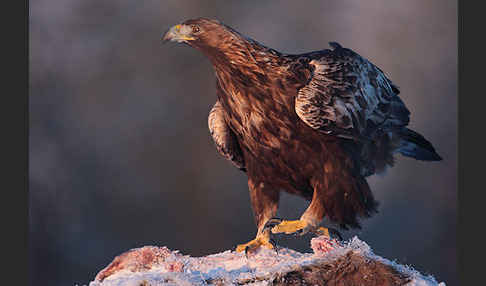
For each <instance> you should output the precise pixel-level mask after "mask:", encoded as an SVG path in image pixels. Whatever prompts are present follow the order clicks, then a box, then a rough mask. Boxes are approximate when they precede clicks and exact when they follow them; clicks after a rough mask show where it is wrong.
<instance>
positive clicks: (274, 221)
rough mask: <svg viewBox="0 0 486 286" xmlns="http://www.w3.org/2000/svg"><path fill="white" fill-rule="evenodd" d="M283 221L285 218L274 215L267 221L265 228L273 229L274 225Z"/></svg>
mask: <svg viewBox="0 0 486 286" xmlns="http://www.w3.org/2000/svg"><path fill="white" fill-rule="evenodd" d="M282 221H283V219H281V218H278V217H273V218H271V219H269V220H267V222H266V223H265V225H264V226H263V230H266V229H272V228H273V227H274V226H276V225H279V224H280V223H281V222H282Z"/></svg>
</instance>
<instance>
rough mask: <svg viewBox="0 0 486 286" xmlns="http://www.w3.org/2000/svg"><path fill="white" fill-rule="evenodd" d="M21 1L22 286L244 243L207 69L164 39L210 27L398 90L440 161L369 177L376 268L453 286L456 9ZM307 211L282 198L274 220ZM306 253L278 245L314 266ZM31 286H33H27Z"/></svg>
mask: <svg viewBox="0 0 486 286" xmlns="http://www.w3.org/2000/svg"><path fill="white" fill-rule="evenodd" d="M301 3H302V2H298V1H278V2H275V1H268V2H267V1H238V2H237V1H224V0H219V1H211V2H209V1H181V0H166V1H160V0H143V1H123V0H119V1H107V0H82V1H81V0H64V1H54V0H37V1H30V102H29V109H30V131H29V132H30V138H29V144H30V147H29V156H30V166H29V184H30V215H29V219H30V280H31V285H34V284H35V285H75V284H79V285H83V284H88V282H89V281H91V280H93V279H94V277H95V275H96V273H97V272H98V271H99V270H101V269H102V268H103V267H105V266H106V265H107V264H108V263H110V262H111V261H112V259H113V258H114V257H115V256H116V255H118V254H120V253H122V252H124V251H126V250H128V249H130V248H134V247H141V246H144V245H159V246H164V245H165V246H168V247H169V248H170V249H178V250H180V251H181V252H182V253H184V254H189V255H191V256H201V255H206V254H211V253H216V252H220V251H223V250H226V249H230V248H232V247H233V246H235V245H236V244H238V243H242V242H246V241H248V240H250V239H252V238H253V237H254V235H255V231H256V229H255V226H254V222H253V215H252V211H251V206H250V200H249V195H248V189H247V182H246V176H245V174H244V173H242V172H240V171H238V170H237V169H236V168H234V167H232V165H231V164H230V163H229V162H227V161H226V160H225V159H223V158H222V157H221V156H220V155H219V154H218V153H217V151H216V149H215V148H214V146H213V142H212V141H211V138H210V135H209V131H208V128H207V115H208V112H209V110H210V108H211V107H212V105H213V104H214V102H215V100H216V91H215V78H214V75H213V70H212V67H211V65H210V63H209V61H208V60H207V59H206V58H204V57H203V56H202V54H200V53H199V52H197V51H195V50H193V49H191V48H189V47H187V46H182V45H175V44H168V45H162V43H161V40H160V36H161V34H162V33H163V32H165V31H166V29H168V28H169V27H170V26H172V25H174V24H177V23H180V22H182V21H184V20H186V19H188V18H195V17H200V16H204V17H211V18H216V19H219V20H221V21H223V22H224V23H225V24H227V25H230V26H232V27H234V28H235V29H236V30H238V31H240V32H241V33H243V34H245V35H247V36H249V37H251V38H253V39H255V40H257V41H259V42H261V43H263V44H264V45H266V46H269V47H272V48H274V49H277V50H279V51H282V52H286V53H303V52H308V51H311V50H319V49H324V48H327V47H328V42H329V41H337V42H339V43H340V44H342V45H343V46H344V47H348V48H351V49H353V50H354V51H356V52H358V53H359V54H361V55H362V56H364V57H366V58H368V59H369V60H371V61H372V62H373V63H375V64H376V65H377V66H379V67H380V68H381V69H382V70H383V71H385V73H386V74H387V75H388V76H389V78H391V79H392V80H393V82H394V83H395V84H396V85H398V86H399V87H400V89H401V95H400V96H401V98H402V99H403V101H404V102H405V104H406V105H407V106H408V108H409V109H410V110H411V112H412V116H411V123H410V127H411V128H412V129H414V130H416V131H418V132H420V133H422V134H423V135H424V136H425V137H426V138H427V139H429V140H430V141H431V142H432V143H433V144H434V146H435V147H436V149H437V151H438V153H439V154H440V155H441V156H442V157H443V158H444V160H443V161H441V162H419V161H415V160H413V159H409V158H404V157H400V156H397V164H396V166H395V167H394V168H392V169H390V170H389V171H388V173H387V174H386V175H385V176H372V177H370V178H369V182H370V184H371V188H372V190H373V191H374V194H375V196H376V197H377V199H378V200H379V201H380V203H381V204H380V208H379V211H380V212H379V214H377V215H375V216H374V217H372V218H370V219H368V220H366V221H364V222H363V229H362V230H360V231H348V232H343V234H344V236H345V238H351V237H352V236H354V235H358V236H359V238H361V239H363V240H365V241H366V242H367V243H368V244H369V245H370V246H371V247H372V248H373V249H374V251H375V252H376V253H377V254H378V255H382V256H384V257H386V258H389V259H396V260H397V261H398V262H400V263H403V264H410V265H413V266H414V267H415V268H416V269H417V270H419V271H421V272H423V273H430V274H433V275H434V276H435V277H436V278H437V279H438V281H445V282H446V283H447V285H458V283H459V282H458V277H457V276H458V274H457V265H456V241H457V237H456V230H457V229H456V221H457V220H456V217H457V216H456V213H457V206H456V203H457V196H456V195H457V188H456V183H457V175H456V170H457V151H456V148H457V143H456V142H457V111H456V106H457V104H456V102H457V92H456V91H457V3H456V1H450V0H448V1H444V0H434V1H421V0H413V1H387V0H374V1H358V0H355V1H347V0H346V1H306V2H305V4H301ZM306 206H307V202H305V201H304V200H303V199H301V198H298V197H294V196H291V195H287V194H284V195H283V197H282V200H281V207H280V210H279V216H281V217H285V218H298V217H299V216H300V214H301V213H302V212H303V211H304V210H305V208H306ZM309 238H310V237H304V238H299V239H297V238H288V239H285V238H282V239H280V240H279V244H280V245H282V246H287V247H292V248H294V249H297V250H300V251H311V250H310V248H309ZM34 282H35V283H34Z"/></svg>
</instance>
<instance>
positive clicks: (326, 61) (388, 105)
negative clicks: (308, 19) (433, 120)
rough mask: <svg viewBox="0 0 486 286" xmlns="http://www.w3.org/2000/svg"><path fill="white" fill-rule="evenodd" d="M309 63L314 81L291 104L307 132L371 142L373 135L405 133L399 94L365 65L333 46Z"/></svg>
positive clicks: (406, 117) (405, 115) (406, 119)
mask: <svg viewBox="0 0 486 286" xmlns="http://www.w3.org/2000/svg"><path fill="white" fill-rule="evenodd" d="M331 46H332V47H334V50H332V51H330V50H326V51H324V52H323V53H321V54H319V55H317V56H314V57H313V59H312V60H311V61H310V62H309V65H310V66H311V69H313V71H312V77H311V80H310V81H309V83H308V84H307V85H306V86H304V87H303V88H301V89H300V90H299V92H298V95H297V98H296V100H295V111H296V113H297V115H298V116H299V117H300V119H301V120H302V121H304V122H305V123H306V124H307V125H309V126H310V127H312V128H314V129H317V130H320V131H322V132H325V133H327V134H332V135H335V136H338V137H343V138H357V137H360V138H362V137H372V134H373V133H374V132H375V131H376V130H377V129H382V130H386V129H390V128H392V129H393V128H395V127H404V126H406V125H407V124H408V122H409V114H410V112H409V111H408V109H407V108H406V107H405V105H404V104H403V102H402V101H401V100H400V98H399V97H398V96H397V94H398V88H397V87H396V86H394V85H393V84H392V83H391V81H390V80H389V79H388V78H387V77H386V76H385V75H384V74H383V72H382V71H381V70H380V69H379V68H378V67H376V66H374V65H373V64H372V63H371V62H369V61H368V60H366V59H364V58H362V57H361V56H359V55H358V54H356V53H355V52H353V51H351V50H349V49H345V48H342V47H341V46H340V45H339V44H337V43H331Z"/></svg>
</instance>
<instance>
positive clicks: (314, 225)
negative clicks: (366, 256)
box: [265, 187, 341, 239]
mask: <svg viewBox="0 0 486 286" xmlns="http://www.w3.org/2000/svg"><path fill="white" fill-rule="evenodd" d="M322 198H323V196H322V195H321V189H320V188H319V187H314V194H313V195H312V201H311V203H310V205H309V207H307V209H306V211H305V212H304V214H302V216H301V217H300V219H299V220H281V219H276V218H272V219H270V220H269V221H268V222H267V224H266V225H265V229H270V230H271V232H272V233H285V234H298V235H303V234H306V233H308V232H311V233H314V234H316V235H325V236H328V237H331V235H333V236H334V235H335V236H337V237H339V238H340V239H341V235H340V233H339V232H338V231H337V230H335V229H332V228H326V227H322V226H319V224H320V223H321V221H322V219H323V218H324V215H325V208H324V202H323V200H322Z"/></svg>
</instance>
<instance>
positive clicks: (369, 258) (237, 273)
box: [89, 236, 446, 286]
mask: <svg viewBox="0 0 486 286" xmlns="http://www.w3.org/2000/svg"><path fill="white" fill-rule="evenodd" d="M311 247H312V250H313V253H300V252H297V251H294V250H291V249H287V248H279V249H278V253H276V252H275V251H272V250H268V249H261V250H259V251H257V252H256V253H251V254H248V257H247V256H245V254H244V253H237V252H234V251H233V252H232V251H229V250H228V251H225V252H222V253H218V254H213V255H208V256H205V257H190V256H187V255H182V254H181V253H179V252H178V251H171V250H170V249H168V248H167V247H165V246H164V247H156V246H145V247H141V248H136V249H132V250H129V251H127V252H125V253H123V254H121V255H119V256H117V257H116V258H115V259H114V260H113V262H111V263H110V264H109V265H108V266H107V267H106V268H104V269H103V270H101V271H100V272H99V273H98V275H96V278H95V280H94V281H92V282H91V283H90V284H89V285H90V286H115V285H116V286H122V285H123V286H149V285H150V286H158V285H364V286H366V285H370V286H371V285H380V286H382V285H407V286H412V285H416V286H432V285H438V286H445V285H446V284H445V283H444V282H442V283H437V281H436V280H435V279H434V277H432V276H425V275H422V274H420V273H419V272H417V271H415V270H414V269H412V268H411V267H408V266H404V265H400V264H397V263H395V262H392V261H389V260H387V259H384V258H382V257H380V256H377V255H375V254H373V252H372V251H371V249H370V247H369V246H368V245H367V244H366V243H365V242H363V241H361V240H359V239H358V238H357V237H354V238H353V239H351V240H349V241H347V242H338V241H336V240H334V239H332V240H330V239H328V238H327V237H324V236H320V237H316V238H313V239H312V240H311Z"/></svg>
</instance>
